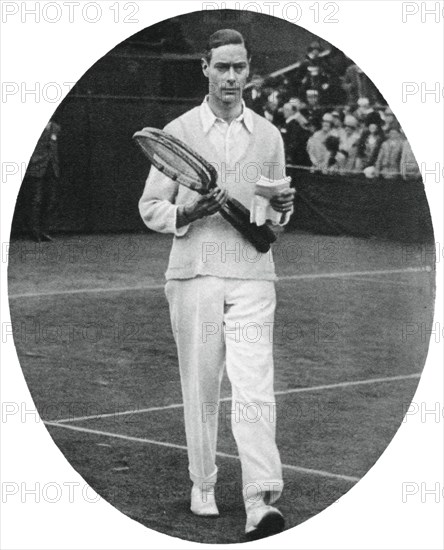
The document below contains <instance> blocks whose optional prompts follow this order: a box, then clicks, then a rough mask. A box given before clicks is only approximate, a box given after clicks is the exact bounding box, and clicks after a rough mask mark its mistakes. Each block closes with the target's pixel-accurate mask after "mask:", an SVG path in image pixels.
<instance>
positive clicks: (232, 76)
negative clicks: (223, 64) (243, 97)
mask: <svg viewBox="0 0 444 550" xmlns="http://www.w3.org/2000/svg"><path fill="white" fill-rule="evenodd" d="M235 80H236V73H235V72H234V69H233V67H230V69H229V71H228V81H229V82H234V81H235Z"/></svg>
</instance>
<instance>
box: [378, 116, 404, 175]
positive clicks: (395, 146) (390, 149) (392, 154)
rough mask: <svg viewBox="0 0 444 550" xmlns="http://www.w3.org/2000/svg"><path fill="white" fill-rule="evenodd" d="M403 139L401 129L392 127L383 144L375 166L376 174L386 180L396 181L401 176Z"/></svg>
mask: <svg viewBox="0 0 444 550" xmlns="http://www.w3.org/2000/svg"><path fill="white" fill-rule="evenodd" d="M403 142H404V140H403V138H402V136H401V129H400V127H399V126H398V127H396V126H392V127H391V128H390V130H389V136H388V138H387V139H386V140H385V141H384V142H383V144H382V145H381V148H380V150H379V153H378V158H377V160H376V164H375V174H376V177H377V176H382V177H383V178H384V179H396V178H399V176H400V171H401V155H402V147H403Z"/></svg>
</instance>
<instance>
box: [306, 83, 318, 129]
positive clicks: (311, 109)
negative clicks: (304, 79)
mask: <svg viewBox="0 0 444 550" xmlns="http://www.w3.org/2000/svg"><path fill="white" fill-rule="evenodd" d="M306 105H307V106H306V108H305V110H303V111H302V112H303V114H304V116H305V118H306V119H307V120H308V121H309V123H310V124H314V125H315V126H318V127H319V126H320V125H321V118H322V108H321V107H320V105H319V93H318V91H317V90H307V92H306Z"/></svg>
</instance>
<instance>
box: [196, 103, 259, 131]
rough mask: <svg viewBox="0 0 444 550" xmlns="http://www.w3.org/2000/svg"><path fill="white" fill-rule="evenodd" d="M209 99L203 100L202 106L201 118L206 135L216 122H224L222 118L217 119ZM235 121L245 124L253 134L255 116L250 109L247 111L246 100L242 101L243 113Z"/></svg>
mask: <svg viewBox="0 0 444 550" xmlns="http://www.w3.org/2000/svg"><path fill="white" fill-rule="evenodd" d="M208 97H209V96H205V99H204V100H203V102H202V104H201V106H200V118H201V121H202V126H203V131H204V133H205V134H207V133H208V132H209V130H210V128H211V127H212V126H213V124H214V123H215V122H216V120H222V119H221V118H219V117H217V116H216V115H215V114H214V113H213V111H212V110H211V108H210V105H209V103H208ZM235 120H237V121H239V122H243V123H244V124H245V127H246V128H247V130H248V131H249V132H250V133H252V132H253V116H252V114H251V111H250V109H247V107H246V105H245V101H244V100H242V112H241V114H240V115H239V116H238V117H237V118H236V119H235Z"/></svg>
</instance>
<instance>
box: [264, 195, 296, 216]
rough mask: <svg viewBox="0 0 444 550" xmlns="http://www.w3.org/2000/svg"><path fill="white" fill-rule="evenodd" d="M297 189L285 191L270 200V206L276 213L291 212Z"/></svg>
mask: <svg viewBox="0 0 444 550" xmlns="http://www.w3.org/2000/svg"><path fill="white" fill-rule="evenodd" d="M295 195H296V189H285V191H281V192H280V193H278V194H277V195H274V196H273V197H271V199H270V204H271V207H272V208H273V210H276V212H282V213H283V214H284V213H285V212H289V211H290V210H292V208H293V202H294V197H295Z"/></svg>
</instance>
